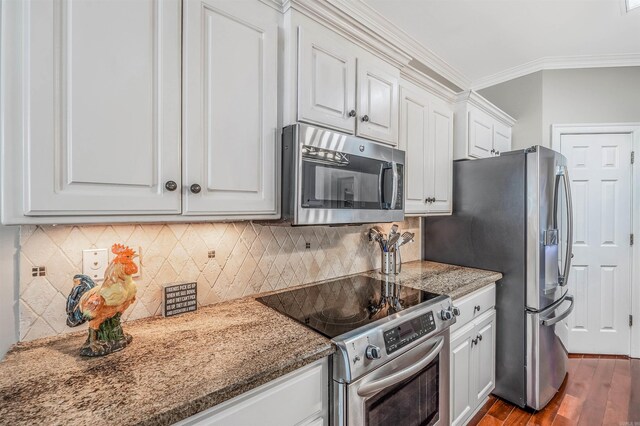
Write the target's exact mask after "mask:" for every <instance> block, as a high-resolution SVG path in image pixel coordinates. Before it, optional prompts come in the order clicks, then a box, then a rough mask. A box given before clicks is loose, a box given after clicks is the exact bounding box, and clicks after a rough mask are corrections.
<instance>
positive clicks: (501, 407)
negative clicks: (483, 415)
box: [487, 398, 515, 422]
mask: <svg viewBox="0 0 640 426" xmlns="http://www.w3.org/2000/svg"><path fill="white" fill-rule="evenodd" d="M514 408H515V406H514V405H512V404H510V403H508V402H507V401H505V400H503V399H499V398H498V400H497V401H496V403H495V404H493V406H492V407H491V408H490V409H489V411H488V412H487V415H488V416H492V417H495V418H496V419H498V420H501V421H503V422H504V421H505V420H506V419H507V417H509V414H511V412H512V411H513V409H514Z"/></svg>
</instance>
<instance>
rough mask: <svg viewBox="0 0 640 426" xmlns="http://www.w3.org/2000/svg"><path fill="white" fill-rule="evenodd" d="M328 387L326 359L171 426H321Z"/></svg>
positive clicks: (325, 408) (324, 414)
mask: <svg viewBox="0 0 640 426" xmlns="http://www.w3.org/2000/svg"><path fill="white" fill-rule="evenodd" d="M328 383H329V376H328V360H327V359H326V358H325V359H323V360H320V361H317V362H315V363H313V364H310V365H308V366H306V367H303V368H301V369H299V370H297V371H294V372H292V373H289V374H287V375H286V376H283V377H280V378H278V379H275V380H273V381H272V382H269V383H267V384H265V385H262V386H260V387H258V388H256V389H253V390H250V391H248V392H247V393H244V394H242V395H239V396H237V397H235V398H233V399H231V400H229V401H226V402H223V403H222V404H220V405H217V406H215V407H213V408H210V409H208V410H206V411H203V412H201V413H199V414H196V415H195V416H192V417H189V418H188V419H185V420H183V421H181V422H179V423H176V424H175V425H174V426H196V425H197V426H227V425H243V426H253V425H256V426H258V425H259V426H294V425H305V426H317V425H322V424H323V423H324V418H325V417H326V412H327V406H328V399H327V398H328V387H329V386H328ZM291 401H295V403H293V404H292V403H291Z"/></svg>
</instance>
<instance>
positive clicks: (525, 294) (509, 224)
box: [422, 146, 573, 410]
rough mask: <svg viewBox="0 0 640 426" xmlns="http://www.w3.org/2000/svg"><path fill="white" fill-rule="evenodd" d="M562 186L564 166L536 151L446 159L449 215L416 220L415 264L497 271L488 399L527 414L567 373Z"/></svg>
mask: <svg viewBox="0 0 640 426" xmlns="http://www.w3.org/2000/svg"><path fill="white" fill-rule="evenodd" d="M569 182H570V180H569V178H568V175H567V166H566V158H565V157H564V156H563V155H561V154H559V153H557V152H555V151H553V150H550V149H547V148H544V147H540V146H536V147H532V148H530V149H527V150H523V151H513V152H509V153H504V154H502V155H501V156H499V157H492V158H486V159H479V160H463V161H456V162H454V165H453V215H452V216H449V217H429V218H425V219H424V226H423V233H424V238H423V239H422V241H423V254H424V258H425V259H427V260H433V261H437V262H445V263H451V264H456V265H462V266H469V267H475V268H483V269H489V270H494V271H499V272H502V274H503V278H502V279H501V280H500V281H498V283H497V289H496V298H497V300H496V311H497V321H496V333H497V335H496V388H495V390H494V392H493V393H494V394H495V395H497V396H499V397H501V398H504V399H506V400H508V401H510V402H512V403H514V404H517V405H519V406H521V407H524V406H529V407H531V408H534V409H536V410H539V409H541V408H543V407H544V406H545V405H546V404H547V403H548V402H549V401H550V400H551V398H553V396H554V395H555V393H556V392H557V390H558V389H559V388H560V386H561V384H562V382H563V380H564V378H565V376H566V371H567V345H566V341H567V336H568V330H567V328H566V325H565V324H564V322H563V320H564V319H565V318H566V317H567V316H568V315H569V314H570V313H571V311H572V310H573V298H572V297H571V296H570V295H569V294H568V291H567V284H568V278H569V271H570V267H571V257H572V255H571V248H572V246H571V241H572V220H571V218H572V209H571V191H570V185H569ZM479 368H483V366H480V367H479ZM487 368H488V367H487Z"/></svg>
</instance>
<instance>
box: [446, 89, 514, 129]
mask: <svg viewBox="0 0 640 426" xmlns="http://www.w3.org/2000/svg"><path fill="white" fill-rule="evenodd" d="M463 102H467V103H469V104H471V105H473V106H475V107H477V108H480V109H481V110H482V111H484V112H486V113H487V114H489V115H490V116H492V117H493V118H495V119H496V120H498V121H500V122H502V123H503V124H505V125H507V126H509V127H513V125H514V124H515V123H516V121H517V120H516V119H515V118H513V117H512V116H510V115H509V114H507V113H506V112H504V111H503V110H501V109H500V108H498V107H497V106H495V105H494V104H492V103H491V102H490V101H488V100H487V99H486V98H484V97H483V96H481V95H480V94H478V93H477V92H475V91H473V90H467V91H464V92H462V93H459V94H458V97H457V100H456V103H463Z"/></svg>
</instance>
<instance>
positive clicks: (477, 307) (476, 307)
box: [473, 305, 480, 313]
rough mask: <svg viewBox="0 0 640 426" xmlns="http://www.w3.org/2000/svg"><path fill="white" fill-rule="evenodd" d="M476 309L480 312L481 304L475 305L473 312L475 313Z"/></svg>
mask: <svg viewBox="0 0 640 426" xmlns="http://www.w3.org/2000/svg"><path fill="white" fill-rule="evenodd" d="M476 311H478V312H480V305H476V306H474V307H473V313H475V312H476Z"/></svg>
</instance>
